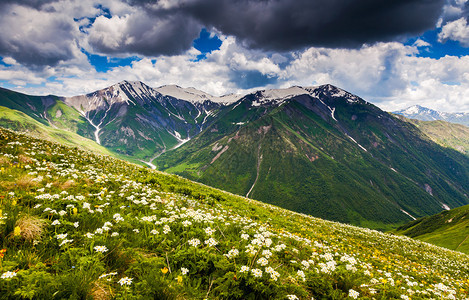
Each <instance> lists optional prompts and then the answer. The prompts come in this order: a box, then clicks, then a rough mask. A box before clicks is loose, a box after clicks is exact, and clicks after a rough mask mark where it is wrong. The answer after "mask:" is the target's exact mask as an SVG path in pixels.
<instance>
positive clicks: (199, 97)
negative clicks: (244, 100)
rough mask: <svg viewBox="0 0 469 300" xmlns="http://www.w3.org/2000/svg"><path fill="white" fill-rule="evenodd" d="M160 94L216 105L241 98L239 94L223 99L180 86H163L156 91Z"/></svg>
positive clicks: (226, 96) (225, 96)
mask: <svg viewBox="0 0 469 300" xmlns="http://www.w3.org/2000/svg"><path fill="white" fill-rule="evenodd" d="M156 90H157V91H158V92H159V93H161V94H163V95H165V96H170V97H173V98H177V99H181V100H185V101H189V102H192V103H203V102H204V101H207V100H208V101H212V102H215V103H222V104H229V103H233V102H235V101H237V100H239V99H240V98H241V96H240V95H237V94H228V95H224V96H221V97H217V96H213V95H210V94H208V93H206V92H203V91H200V90H198V89H195V88H193V87H190V88H182V87H180V86H178V85H163V86H160V87H159V88H157V89H156Z"/></svg>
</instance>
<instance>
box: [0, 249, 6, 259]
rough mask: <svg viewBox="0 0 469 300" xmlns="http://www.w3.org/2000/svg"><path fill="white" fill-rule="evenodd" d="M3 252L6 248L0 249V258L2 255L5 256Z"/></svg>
mask: <svg viewBox="0 0 469 300" xmlns="http://www.w3.org/2000/svg"><path fill="white" fill-rule="evenodd" d="M5 252H7V249H2V250H0V259H2V258H3V256H5Z"/></svg>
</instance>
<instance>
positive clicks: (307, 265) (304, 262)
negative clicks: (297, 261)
mask: <svg viewBox="0 0 469 300" xmlns="http://www.w3.org/2000/svg"><path fill="white" fill-rule="evenodd" d="M301 265H302V268H303V269H309V266H310V265H309V262H307V261H306V260H303V261H301Z"/></svg>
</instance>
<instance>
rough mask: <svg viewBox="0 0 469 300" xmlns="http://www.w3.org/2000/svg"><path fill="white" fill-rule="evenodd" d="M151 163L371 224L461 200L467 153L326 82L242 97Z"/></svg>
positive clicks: (384, 224) (468, 170)
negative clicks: (320, 84)
mask: <svg viewBox="0 0 469 300" xmlns="http://www.w3.org/2000/svg"><path fill="white" fill-rule="evenodd" d="M153 163H154V164H155V165H157V168H158V169H160V170H163V171H167V172H171V173H176V174H179V175H182V176H184V177H186V178H190V179H193V180H197V181H200V182H203V183H205V184H208V185H211V186H215V187H219V188H222V189H224V190H227V191H230V192H233V193H236V194H240V195H246V196H249V197H251V198H254V199H257V200H260V201H263V202H266V203H271V204H274V205H278V206H281V207H284V208H287V209H291V210H295V211H298V212H302V213H306V214H310V215H314V216H318V217H321V218H326V219H330V220H338V221H342V222H348V223H352V224H358V225H361V226H367V227H372V228H380V229H386V228H390V227H392V226H393V224H396V223H403V222H407V221H408V220H410V219H412V218H416V217H420V216H425V215H429V214H434V213H437V212H439V211H440V210H441V208H442V207H446V206H449V207H457V206H461V205H464V204H467V203H469V199H468V197H467V194H468V191H469V160H468V157H466V156H464V155H462V154H460V153H458V152H456V151H452V150H448V149H444V148H442V147H440V146H439V145H437V144H435V143H434V142H432V141H431V140H430V139H429V138H428V137H427V136H426V135H425V134H423V133H422V132H421V131H420V130H418V128H416V127H415V126H414V125H412V124H410V123H408V122H405V121H403V120H400V119H399V118H397V117H395V116H393V115H391V114H389V113H386V112H384V111H382V110H380V109H379V108H378V107H376V106H374V105H372V104H370V103H368V102H366V101H365V100H363V99H361V98H359V97H357V96H355V95H352V94H350V93H348V92H346V91H344V90H341V89H339V88H337V87H334V86H331V85H323V86H319V87H310V88H302V87H292V88H290V89H285V90H265V91H258V92H256V93H253V94H249V95H246V96H245V97H243V98H241V99H240V100H239V101H237V102H235V103H232V104H230V105H229V106H227V107H226V108H225V109H223V110H222V111H221V112H220V117H219V118H218V120H216V121H215V122H214V123H213V124H211V125H210V126H209V127H207V128H206V129H205V130H204V131H203V132H202V133H201V134H199V135H198V136H196V137H195V138H193V139H192V140H191V141H189V142H188V143H186V144H184V145H183V146H181V147H179V148H178V149H175V150H174V151H171V152H167V153H165V154H163V155H161V156H160V157H158V158H157V159H156V160H155V161H154V162H153Z"/></svg>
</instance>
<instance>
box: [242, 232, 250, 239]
mask: <svg viewBox="0 0 469 300" xmlns="http://www.w3.org/2000/svg"><path fill="white" fill-rule="evenodd" d="M241 238H242V239H243V240H247V239H249V234H246V233H243V234H241Z"/></svg>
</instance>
